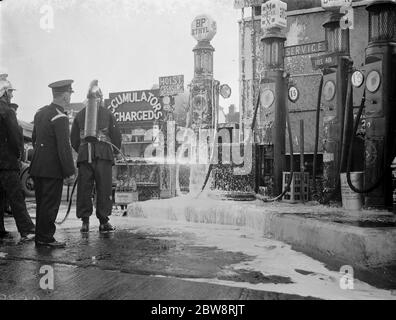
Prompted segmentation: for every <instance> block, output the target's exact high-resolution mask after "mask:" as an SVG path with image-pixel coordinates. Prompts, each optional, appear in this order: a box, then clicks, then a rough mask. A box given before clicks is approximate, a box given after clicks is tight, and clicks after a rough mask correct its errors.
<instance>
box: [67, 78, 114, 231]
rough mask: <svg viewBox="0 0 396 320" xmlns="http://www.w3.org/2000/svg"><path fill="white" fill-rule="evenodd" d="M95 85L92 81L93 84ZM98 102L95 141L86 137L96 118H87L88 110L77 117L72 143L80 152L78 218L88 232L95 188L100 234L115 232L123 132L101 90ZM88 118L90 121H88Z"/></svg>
mask: <svg viewBox="0 0 396 320" xmlns="http://www.w3.org/2000/svg"><path fill="white" fill-rule="evenodd" d="M91 85H92V84H91ZM96 103H97V106H96V107H97V108H98V109H97V123H96V124H95V125H96V128H97V132H96V138H97V140H95V141H90V142H87V141H86V140H85V139H84V129H85V124H86V123H90V121H95V120H93V119H85V117H86V113H87V112H86V109H87V108H84V109H82V110H81V111H80V112H79V113H78V114H77V115H76V117H75V119H74V121H73V125H72V130H71V143H72V146H73V149H74V150H75V151H76V152H77V153H78V158H77V167H78V185H77V218H79V219H81V220H82V227H81V232H82V233H88V232H89V218H90V216H91V215H92V212H93V204H92V193H93V189H94V185H95V190H96V217H97V218H98V219H99V222H100V226H99V232H100V233H110V232H114V231H115V227H113V226H112V225H111V224H110V222H109V216H110V215H111V212H112V206H113V196H112V195H113V192H112V191H113V190H112V166H113V165H114V157H115V155H119V152H118V151H117V150H113V147H112V146H111V144H113V145H114V146H116V147H117V148H118V149H120V148H121V133H120V129H119V127H118V124H117V122H116V120H115V118H114V116H113V114H112V113H111V112H110V111H109V110H108V109H106V108H105V107H104V105H103V96H102V94H101V92H100V94H99V97H98V99H97V100H96ZM86 120H87V121H86Z"/></svg>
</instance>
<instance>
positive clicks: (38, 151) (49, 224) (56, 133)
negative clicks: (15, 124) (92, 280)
mask: <svg viewBox="0 0 396 320" xmlns="http://www.w3.org/2000/svg"><path fill="white" fill-rule="evenodd" d="M72 83H73V80H63V81H58V82H54V83H52V84H50V85H49V87H50V88H51V89H52V95H53V102H52V103H51V104H50V105H48V106H45V107H43V108H41V109H40V110H39V111H38V112H37V113H36V115H35V117H34V127H33V135H32V140H33V147H34V154H33V159H32V163H31V165H30V175H31V176H32V177H33V180H34V189H35V195H36V245H38V246H48V247H54V248H62V247H65V245H66V244H65V243H63V242H58V241H56V240H55V238H54V234H55V230H56V227H55V220H56V217H57V215H58V210H59V206H60V203H61V199H62V189H63V180H64V179H67V180H72V179H73V177H74V174H75V167H74V161H73V155H72V149H71V145H70V139H69V133H70V130H69V118H68V116H67V115H66V114H65V111H64V107H66V106H68V105H69V104H70V97H71V94H72V93H73V92H74V91H73V90H72V86H71V84H72Z"/></svg>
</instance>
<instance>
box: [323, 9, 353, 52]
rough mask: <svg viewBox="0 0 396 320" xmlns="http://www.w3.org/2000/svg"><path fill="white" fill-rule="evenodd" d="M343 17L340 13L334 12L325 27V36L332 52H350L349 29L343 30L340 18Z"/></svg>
mask: <svg viewBox="0 0 396 320" xmlns="http://www.w3.org/2000/svg"><path fill="white" fill-rule="evenodd" d="M342 17H343V15H342V14H340V13H332V14H331V16H330V18H329V20H327V21H326V22H325V23H324V24H323V27H324V28H325V38H326V41H327V45H328V50H329V51H330V52H339V53H345V54H348V53H349V30H348V29H346V30H343V29H342V28H341V26H340V20H341V18H342Z"/></svg>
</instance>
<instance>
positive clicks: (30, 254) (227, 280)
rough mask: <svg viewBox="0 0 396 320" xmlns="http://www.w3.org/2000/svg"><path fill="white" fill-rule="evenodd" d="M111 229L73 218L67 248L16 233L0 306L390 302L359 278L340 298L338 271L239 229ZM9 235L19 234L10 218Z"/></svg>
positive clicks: (175, 225) (119, 220)
mask: <svg viewBox="0 0 396 320" xmlns="http://www.w3.org/2000/svg"><path fill="white" fill-rule="evenodd" d="M30 209H31V210H32V213H33V211H34V210H33V209H34V206H32V207H30ZM64 211H65V206H63V207H62V213H61V214H60V215H59V220H61V219H62V217H63V214H64ZM112 223H113V224H114V225H115V226H116V227H117V232H116V233H114V234H110V235H100V234H99V232H98V222H97V221H96V218H92V219H91V231H90V233H89V234H88V235H81V234H80V232H79V228H80V222H79V221H78V220H77V219H75V218H74V213H73V212H72V214H71V216H70V218H69V219H68V220H67V222H66V223H65V224H64V225H62V226H60V227H58V230H57V234H56V236H57V240H61V241H66V242H67V243H68V245H67V248H65V249H55V250H54V249H48V248H36V247H35V245H34V243H33V242H30V243H23V244H21V243H18V235H17V234H16V233H14V234H13V235H14V239H12V240H7V241H0V299H23V298H25V299H166V300H168V299H171V300H172V299H175V300H184V299H187V300H195V299H202V300H206V299H210V300H217V299H229V300H246V299H312V298H316V299H395V300H396V295H394V294H395V292H392V291H391V290H382V289H378V288H375V287H374V286H371V285H368V284H367V283H364V282H362V281H359V280H357V279H354V288H353V290H345V288H344V289H343V288H342V285H340V282H341V281H342V279H343V278H342V276H343V275H342V274H340V272H337V271H334V270H333V271H332V270H329V269H327V268H326V266H325V265H324V264H323V263H321V262H319V261H317V260H314V259H313V258H310V257H308V256H306V255H304V254H302V253H299V252H296V251H294V250H292V249H291V247H290V246H289V245H286V244H284V243H282V242H279V241H274V240H271V239H265V238H263V237H261V235H260V234H257V233H255V232H253V231H248V230H245V229H243V228H240V227H238V226H225V225H207V224H206V225H205V224H198V223H186V222H180V221H162V220H158V221H156V220H147V219H139V218H130V217H121V216H114V217H112ZM6 228H7V229H8V230H10V231H15V227H14V222H13V220H12V219H11V218H7V220H6ZM43 266H51V267H52V268H53V270H54V290H43V289H41V288H40V281H41V280H42V277H43V275H42V274H40V268H42V267H43Z"/></svg>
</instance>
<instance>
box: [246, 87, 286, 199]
mask: <svg viewBox="0 0 396 320" xmlns="http://www.w3.org/2000/svg"><path fill="white" fill-rule="evenodd" d="M259 107H260V94H259V96H258V98H257V104H256V108H255V110H254V117H253V122H252V127H251V130H250V134H251V133H252V132H253V130H254V128H255V125H256V119H257V112H258V109H259ZM286 124H287V132H288V134H289V144H290V177H289V180H288V182H287V185H286V187H285V189H284V190H283V191H282V193H281V194H280V195H278V196H277V197H275V198H273V199H267V198H265V197H263V196H261V195H259V194H256V199H258V200H261V201H263V202H276V201H279V200H281V199H282V198H283V197H284V196H285V194H286V193H287V192H288V191H289V190H290V186H291V184H292V182H293V176H294V163H293V159H294V157H293V153H294V150H293V138H292V131H291V126H290V116H289V110H288V108H287V107H286Z"/></svg>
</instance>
